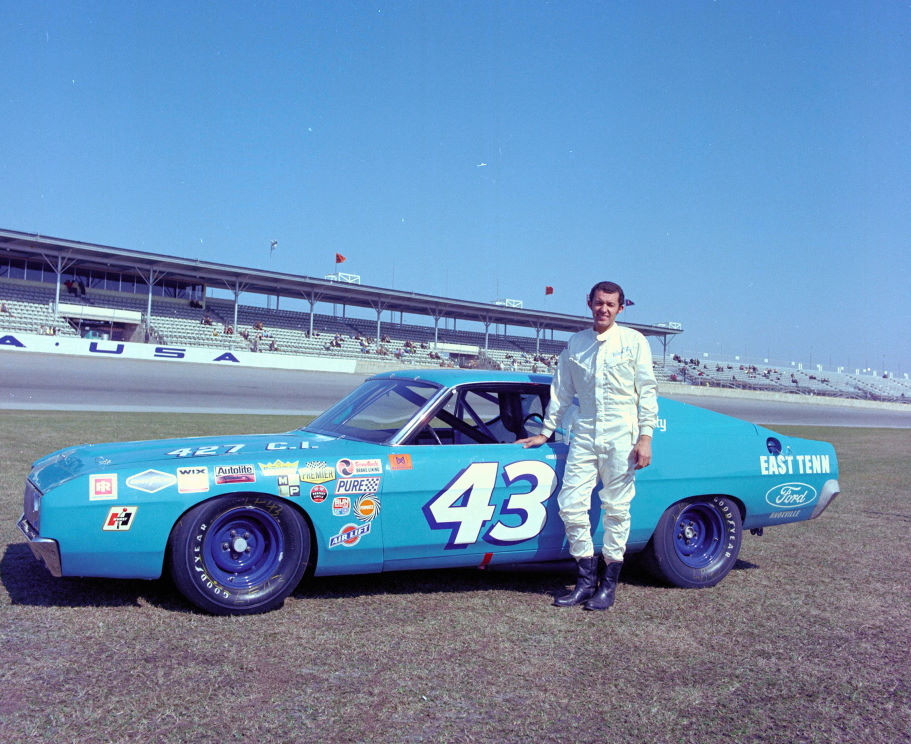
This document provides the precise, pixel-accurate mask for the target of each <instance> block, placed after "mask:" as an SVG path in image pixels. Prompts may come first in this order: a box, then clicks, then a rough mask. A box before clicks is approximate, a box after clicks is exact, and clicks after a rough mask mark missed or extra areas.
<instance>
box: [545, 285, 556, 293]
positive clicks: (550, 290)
mask: <svg viewBox="0 0 911 744" xmlns="http://www.w3.org/2000/svg"><path fill="white" fill-rule="evenodd" d="M553 293H554V288H553V287H551V286H550V285H549V284H548V285H547V286H546V287H544V294H546V295H549V294H553Z"/></svg>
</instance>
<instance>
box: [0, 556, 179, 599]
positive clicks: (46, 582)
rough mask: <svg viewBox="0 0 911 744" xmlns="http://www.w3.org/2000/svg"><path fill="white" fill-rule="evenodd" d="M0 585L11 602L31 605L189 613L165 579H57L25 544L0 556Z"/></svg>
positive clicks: (67, 577) (71, 577)
mask: <svg viewBox="0 0 911 744" xmlns="http://www.w3.org/2000/svg"><path fill="white" fill-rule="evenodd" d="M0 584H2V585H3V588H4V589H5V590H6V593H7V595H8V596H9V601H10V604H12V605H26V606H33V607H141V606H142V605H146V604H150V605H154V606H156V607H160V608H162V609H166V610H173V611H177V612H191V611H192V610H191V608H190V606H189V605H188V603H187V602H185V601H184V600H183V598H182V597H180V595H178V594H177V590H176V589H174V587H173V585H172V584H171V582H170V581H169V580H168V579H158V580H151V581H150V580H145V579H104V578H82V577H73V576H64V577H61V578H57V577H54V576H51V574H50V572H49V571H48V570H47V569H46V568H45V567H44V566H43V565H42V564H41V563H40V562H39V561H38V560H37V559H36V558H35V557H34V556H33V555H32V551H31V550H30V549H29V547H28V545H26V544H25V543H12V544H10V545H7V546H6V550H5V551H4V552H3V557H2V558H0Z"/></svg>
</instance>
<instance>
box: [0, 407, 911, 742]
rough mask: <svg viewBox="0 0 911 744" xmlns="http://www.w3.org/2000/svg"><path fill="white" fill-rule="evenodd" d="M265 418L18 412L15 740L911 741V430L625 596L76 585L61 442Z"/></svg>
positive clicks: (352, 586)
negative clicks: (59, 469) (47, 519)
mask: <svg viewBox="0 0 911 744" xmlns="http://www.w3.org/2000/svg"><path fill="white" fill-rule="evenodd" d="M298 423H299V421H297V420H296V419H285V418H281V417H269V416H264V417H256V416H243V417H241V416H198V415H171V414H159V415H152V414H116V415H103V416H102V415H98V414H84V413H55V414H44V413H25V412H21V413H20V412H4V413H3V418H2V422H0V486H2V491H0V493H2V494H3V495H2V496H0V503H2V511H0V517H2V519H0V534H2V538H3V545H4V546H5V548H4V549H3V555H2V558H0V580H2V586H0V617H2V622H0V634H2V646H0V654H2V657H0V680H2V685H0V740H2V741H26V740H29V741H35V742H55V743H57V742H59V743H64V742H80V743H81V744H90V743H92V742H139V741H142V742H184V741H189V740H198V741H215V740H218V741H220V742H232V741H251V740H253V741H255V740H259V741H264V742H272V741H275V742H297V741H320V742H363V741H371V742H498V743H499V742H503V743H506V742H615V743H620V744H625V743H627V742H629V743H630V744H632V743H634V742H635V743H639V742H669V743H670V742H679V743H680V744H690V743H692V744H697V743H698V744H708V743H712V742H781V743H782V744H785V743H787V744H791V743H792V742H820V743H822V742H826V743H827V744H830V743H832V742H859V741H863V742H906V741H908V739H909V732H911V660H909V653H908V649H909V642H908V635H909V630H911V576H909V569H908V567H909V563H911V560H909V559H911V547H909V531H911V504H909V500H908V492H907V484H908V483H909V482H911V431H907V430H871V429H835V428H833V429H819V428H815V429H814V428H810V427H779V428H780V429H781V430H783V431H787V432H789V433H794V434H798V435H803V436H810V437H814V438H823V439H827V440H829V441H832V442H833V443H834V444H835V446H836V449H837V451H838V453H839V462H840V468H841V473H842V474H841V477H840V481H841V485H842V489H843V495H842V496H841V497H840V498H839V499H838V500H837V501H836V502H835V503H834V504H833V505H832V506H831V507H830V508H829V509H828V510H827V511H826V512H825V513H824V514H823V515H822V517H820V518H819V519H817V520H814V521H812V522H807V523H801V524H793V525H782V526H779V527H776V528H774V529H769V530H767V531H766V534H765V536H763V537H762V538H756V537H750V536H745V538H744V544H743V549H742V551H741V560H740V562H739V563H738V565H737V567H736V568H735V570H734V571H733V572H732V573H731V574H730V575H729V576H728V577H727V578H726V579H725V580H724V581H723V582H722V583H721V584H719V585H718V586H717V587H714V588H712V589H707V590H702V591H692V590H680V589H672V588H667V587H663V586H659V585H656V584H655V583H653V582H652V581H651V580H650V579H648V578H647V577H645V576H643V575H640V574H639V573H637V572H636V571H635V569H634V568H633V567H632V566H629V567H626V568H625V569H624V573H623V575H622V577H621V584H620V587H619V590H618V601H617V605H616V607H615V608H614V609H613V610H611V611H610V612H609V613H586V612H582V611H579V610H576V609H568V610H560V609H556V608H553V607H551V606H550V601H551V597H552V595H553V593H555V592H557V591H560V590H562V589H563V588H564V587H565V586H566V585H567V583H569V582H570V580H571V577H570V576H567V575H566V574H565V573H560V572H534V571H523V572H512V573H508V572H499V571H496V572H495V571H487V572H484V571H448V572H439V571H437V572H408V573H398V574H387V575H379V576H361V577H342V578H332V579H319V580H313V581H311V582H309V583H307V584H305V585H302V586H301V587H300V588H299V589H298V590H297V592H295V594H294V595H292V597H291V598H289V599H288V600H287V601H286V603H285V606H284V607H283V608H282V609H280V610H278V611H276V612H273V613H270V614H267V615H260V616H251V617H233V618H232V617H228V618H218V617H209V616H206V615H202V614H199V613H196V612H194V611H192V610H191V609H190V608H189V607H188V606H187V605H186V603H185V602H184V601H183V600H181V598H180V597H179V596H178V595H177V594H176V593H175V591H174V589H173V588H172V587H171V586H170V584H169V582H167V581H166V580H162V581H157V582H140V581H112V580H104V579H54V578H52V577H51V576H50V575H49V574H48V573H47V572H46V571H45V570H44V569H43V568H42V567H41V566H40V565H39V564H38V563H37V561H35V560H34V559H33V558H32V556H31V553H30V552H29V550H28V548H27V547H26V546H25V544H24V543H23V541H22V539H21V538H20V536H19V534H18V531H17V530H16V529H15V526H14V523H15V521H16V519H17V518H18V516H19V514H20V511H21V492H22V481H23V478H24V477H25V475H26V473H27V471H28V466H29V463H30V462H31V460H32V459H34V458H35V457H36V456H38V455H40V454H44V453H46V452H49V451H51V450H53V449H57V448H59V447H61V446H64V445H68V444H73V443H76V442H82V441H111V440H117V439H144V438H156V437H165V436H183V435H198V434H209V433H212V434H217V433H236V432H239V431H244V432H254V431H259V432H267V431H285V430H288V429H290V428H293V426H295V425H297V424H298Z"/></svg>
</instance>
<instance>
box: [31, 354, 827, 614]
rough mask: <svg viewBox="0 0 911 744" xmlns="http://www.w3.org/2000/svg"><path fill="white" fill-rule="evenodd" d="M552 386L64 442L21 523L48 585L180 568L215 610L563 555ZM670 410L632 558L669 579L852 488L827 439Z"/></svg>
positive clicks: (410, 388)
mask: <svg viewBox="0 0 911 744" xmlns="http://www.w3.org/2000/svg"><path fill="white" fill-rule="evenodd" d="M549 385H550V378H549V377H548V376H545V375H536V374H520V373H499V372H494V373H491V372H466V371H462V370H453V369H445V370H444V369H437V370H414V371H408V372H392V373H385V374H379V375H376V376H374V377H371V378H370V379H368V380H367V381H365V382H364V383H363V384H362V385H361V386H360V387H359V388H357V389H356V390H354V391H353V392H352V393H350V394H349V395H348V396H346V397H345V398H343V399H342V400H341V401H339V402H338V403H337V404H335V405H334V406H332V407H331V408H330V409H329V410H328V411H326V412H325V413H323V414H322V415H321V416H319V417H317V418H316V419H315V420H314V421H313V422H312V423H310V424H309V425H307V426H306V427H304V428H303V429H298V430H296V431H292V432H288V433H286V434H273V435H255V436H253V435H246V436H224V437H206V438H191V439H172V440H160V441H148V442H127V443H123V444H95V445H83V446H79V447H70V448H67V449H63V450H60V451H58V452H55V453H53V454H50V455H47V456H46V457H43V458H41V459H39V460H38V461H36V462H35V463H34V465H33V467H32V470H31V472H30V473H29V476H28V479H27V481H26V486H25V498H24V501H25V508H24V514H23V516H22V518H21V519H20V521H19V527H20V529H21V530H22V532H23V533H24V534H25V536H26V537H27V538H28V541H29V545H30V546H31V549H32V551H33V553H34V554H35V556H37V557H38V558H39V559H41V560H42V561H43V562H44V563H45V565H46V566H47V568H48V569H49V570H50V571H51V573H52V574H53V575H54V576H104V577H113V578H138V579H154V578H158V577H159V576H161V575H162V573H163V572H164V571H169V572H170V575H171V576H172V578H173V580H174V583H175V585H176V586H177V588H178V590H179V591H180V592H181V593H182V594H183V595H184V596H185V597H186V598H187V599H188V600H189V601H190V602H192V603H193V604H195V605H196V606H198V607H200V608H202V609H203V610H206V611H208V612H212V613H217V614H246V613H255V612H265V611H267V610H271V609H274V608H275V607H278V606H279V605H281V604H282V602H283V600H284V599H285V597H287V596H288V594H290V593H291V592H292V591H293V590H294V589H295V587H296V586H297V585H298V584H299V583H300V581H301V579H302V578H303V577H304V575H305V574H306V575H313V576H331V575H337V574H357V573H371V572H380V571H394V570H399V569H427V568H438V567H440V568H442V567H455V566H487V565H491V564H516V563H522V562H542V561H559V560H565V559H567V558H568V557H569V554H568V550H567V543H566V539H565V537H564V532H563V523H562V521H561V520H560V517H559V515H558V514H557V507H556V495H555V494H556V492H557V490H558V489H559V486H560V478H561V475H562V473H563V468H564V464H565V461H566V453H567V448H568V443H567V442H568V438H569V433H568V431H563V430H561V431H558V432H556V433H555V435H554V436H553V437H552V438H551V441H550V442H548V443H547V444H545V445H542V446H541V447H538V448H534V449H524V448H523V447H522V446H521V445H517V444H515V443H514V442H515V440H516V439H519V438H522V437H525V436H528V435H531V434H534V433H537V432H539V431H540V429H541V423H542V418H543V414H544V410H545V408H546V406H547V401H548V397H549ZM659 415H660V419H659V426H658V429H656V431H655V437H654V441H653V452H654V460H653V462H654V464H653V465H652V466H651V467H649V468H648V469H646V470H643V471H641V472H640V473H639V475H638V478H637V495H636V498H635V500H634V501H633V505H632V530H631V533H630V538H629V544H628V551H629V552H630V553H637V552H638V553H642V556H643V558H644V563H645V565H646V566H647V567H649V569H650V570H651V571H652V572H653V573H654V574H655V575H656V576H657V577H658V578H660V579H661V580H664V581H666V582H669V583H670V584H672V585H675V586H679V587H707V586H713V585H714V584H716V583H718V582H719V581H721V579H722V578H724V576H725V575H726V574H727V573H728V571H730V570H731V567H732V566H733V565H734V563H735V562H736V560H737V555H738V552H739V550H740V542H741V536H742V533H743V530H744V529H748V530H751V531H753V532H755V533H761V531H762V529H763V528H765V527H768V526H770V525H778V524H784V523H786V522H796V521H801V520H806V519H813V518H814V517H817V516H819V514H820V513H822V511H823V510H824V509H825V508H826V507H827V506H828V505H829V504H830V503H831V502H832V500H833V499H834V498H835V497H836V496H837V495H838V493H839V487H838V481H837V478H838V464H837V460H836V456H835V451H834V449H833V448H832V446H831V445H829V444H827V443H825V442H816V441H811V440H806V439H798V438H795V437H786V436H782V435H780V434H776V433H775V432H772V431H770V430H768V429H764V428H762V427H760V426H756V425H754V424H750V423H747V422H744V421H740V420H737V419H734V418H731V417H728V416H724V415H721V414H718V413H713V412H711V411H706V410H704V409H701V408H697V407H694V406H689V405H685V404H683V403H678V402H675V401H672V400H667V399H661V400H660V414H659ZM594 502H595V506H593V509H592V514H593V523H594V524H596V525H597V524H598V523H599V522H600V520H599V519H598V516H597V514H598V507H597V497H595V498H594ZM594 536H595V543H596V545H597V544H598V543H599V542H600V538H601V528H600V526H598V527H597V528H596V529H595V533H594Z"/></svg>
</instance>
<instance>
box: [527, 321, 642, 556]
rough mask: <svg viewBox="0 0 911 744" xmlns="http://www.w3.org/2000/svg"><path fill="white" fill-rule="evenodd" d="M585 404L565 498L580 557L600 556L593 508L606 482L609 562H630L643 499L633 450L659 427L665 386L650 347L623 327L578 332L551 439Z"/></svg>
mask: <svg viewBox="0 0 911 744" xmlns="http://www.w3.org/2000/svg"><path fill="white" fill-rule="evenodd" d="M574 398H575V399H576V400H577V401H578V404H579V410H578V415H577V417H576V419H575V421H573V423H572V438H571V440H570V445H569V455H568V456H567V458H566V471H565V473H564V475H563V487H562V488H561V490H560V493H559V495H558V496H557V504H558V505H559V507H560V517H561V518H562V519H563V523H564V525H565V528H566V537H567V539H568V541H569V552H570V554H571V555H572V556H573V557H574V558H585V557H589V556H592V555H594V545H593V543H592V534H591V522H590V520H589V515H588V512H589V508H590V507H591V496H592V490H593V489H594V487H595V483H596V482H597V481H598V479H599V478H600V480H601V485H602V488H601V491H600V492H599V496H600V498H601V511H602V519H603V523H604V548H603V550H602V553H603V555H604V559H605V561H607V562H608V563H610V562H612V561H622V560H623V553H624V551H625V550H626V541H627V538H628V537H629V529H630V516H629V508H630V503H631V502H632V500H633V496H634V495H635V493H636V489H635V482H634V479H635V473H636V471H635V466H636V463H635V460H634V458H633V457H632V451H633V447H634V446H635V444H636V441H637V440H638V438H639V435H640V434H647V435H651V433H652V431H653V429H654V428H655V426H656V424H657V423H658V385H657V383H656V382H655V373H654V371H653V370H652V353H651V349H650V348H649V345H648V341H646V340H645V337H644V336H643V335H642V334H641V333H639V332H638V331H634V330H633V329H631V328H626V327H623V326H618V325H616V324H614V325H612V326H611V327H610V328H608V329H607V330H606V331H604V333H601V334H596V333H595V331H594V330H593V329H591V328H589V329H586V330H584V331H580V332H579V333H576V334H574V335H573V336H572V337H571V338H570V339H569V342H568V343H567V345H566V349H564V350H563V353H561V354H560V359H559V361H558V363H557V371H556V374H555V375H554V378H553V383H552V384H551V388H550V403H549V404H548V406H547V413H546V415H545V417H544V428H543V431H542V432H541V433H542V434H544V435H545V436H547V437H550V435H551V434H552V433H553V432H554V430H555V429H557V427H558V426H559V424H560V421H561V419H562V417H563V416H564V414H565V413H566V412H567V411H568V410H569V409H570V408H571V406H572V404H573V399H574Z"/></svg>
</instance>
